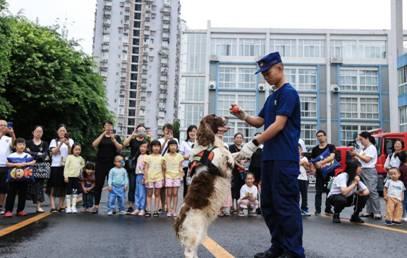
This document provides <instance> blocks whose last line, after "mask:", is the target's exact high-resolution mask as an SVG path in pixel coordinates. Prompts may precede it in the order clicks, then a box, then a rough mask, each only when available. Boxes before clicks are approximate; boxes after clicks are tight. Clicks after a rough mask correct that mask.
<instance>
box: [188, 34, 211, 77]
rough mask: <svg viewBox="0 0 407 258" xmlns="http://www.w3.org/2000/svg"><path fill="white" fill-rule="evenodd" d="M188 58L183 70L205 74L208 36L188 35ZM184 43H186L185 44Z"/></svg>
mask: <svg viewBox="0 0 407 258" xmlns="http://www.w3.org/2000/svg"><path fill="white" fill-rule="evenodd" d="M184 40H185V46H186V56H185V57H184V58H185V59H186V60H185V66H184V67H183V70H185V72H188V73H204V72H205V66H206V34H186V36H185V38H184ZM183 43H184V42H183Z"/></svg>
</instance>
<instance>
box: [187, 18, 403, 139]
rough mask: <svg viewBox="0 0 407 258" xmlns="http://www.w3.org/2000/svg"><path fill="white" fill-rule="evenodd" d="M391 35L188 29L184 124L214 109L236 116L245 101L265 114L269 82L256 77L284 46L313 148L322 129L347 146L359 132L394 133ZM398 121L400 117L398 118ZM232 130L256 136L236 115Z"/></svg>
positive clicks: (247, 106)
mask: <svg viewBox="0 0 407 258" xmlns="http://www.w3.org/2000/svg"><path fill="white" fill-rule="evenodd" d="M388 38H389V31H384V30H324V29H271V28H270V29H246V28H213V27H211V26H210V24H208V28H207V29H206V30H188V29H187V30H185V31H184V32H183V36H182V62H181V64H182V65H181V84H180V118H181V129H182V131H185V129H186V127H188V125H190V124H197V123H198V121H199V120H200V118H201V117H202V116H203V115H205V114H208V113H216V114H221V115H227V116H230V115H229V112H228V108H229V106H230V104H231V103H234V102H237V103H239V104H240V105H241V106H243V107H244V108H245V109H246V110H248V111H249V112H250V113H252V114H255V113H257V112H259V110H260V108H261V107H262V105H263V103H264V101H265V98H266V97H267V96H268V94H269V92H268V89H269V87H268V85H266V84H265V82H264V80H263V78H262V76H261V75H257V76H256V75H254V72H255V70H256V63H255V61H256V60H258V59H259V58H260V57H261V56H263V55H265V54H266V53H269V52H272V51H279V52H280V54H281V55H282V58H283V62H284V64H285V71H286V75H287V77H288V80H289V81H290V82H291V83H292V84H293V85H294V86H295V87H296V88H297V90H298V91H299V93H300V97H301V111H302V123H301V124H302V132H301V137H302V138H303V139H304V140H305V142H306V144H307V146H312V145H314V144H315V143H316V142H315V141H316V139H315V132H316V131H317V130H318V129H323V130H326V131H327V133H328V137H329V139H330V141H331V142H332V143H334V144H337V145H347V144H349V143H350V142H351V141H353V140H354V137H355V135H356V133H358V132H360V131H363V130H370V129H374V128H383V129H384V130H390V113H391V112H390V110H389V78H388V63H389V60H388V59H389V58H388V55H387V53H388V51H389V49H388ZM396 119H397V118H396ZM230 124H231V126H232V130H230V131H229V133H228V135H227V136H226V141H227V142H229V143H230V142H231V141H232V135H233V134H234V133H236V132H238V131H240V132H243V133H244V134H245V135H246V137H248V138H251V137H253V135H254V133H255V129H253V128H248V127H247V126H246V125H245V124H244V123H242V122H239V121H237V120H235V119H231V123H230Z"/></svg>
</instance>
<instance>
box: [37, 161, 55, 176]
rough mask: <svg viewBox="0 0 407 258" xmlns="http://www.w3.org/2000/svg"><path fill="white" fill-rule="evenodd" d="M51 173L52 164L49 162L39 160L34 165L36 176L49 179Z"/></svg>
mask: <svg viewBox="0 0 407 258" xmlns="http://www.w3.org/2000/svg"><path fill="white" fill-rule="evenodd" d="M50 174H51V164H50V163H49V162H38V163H35V164H34V166H33V175H34V178H38V179H48V178H49V177H50Z"/></svg>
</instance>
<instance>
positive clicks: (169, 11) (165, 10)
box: [161, 5, 171, 14]
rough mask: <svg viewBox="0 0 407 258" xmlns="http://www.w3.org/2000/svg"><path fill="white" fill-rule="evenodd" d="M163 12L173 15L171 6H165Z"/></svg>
mask: <svg viewBox="0 0 407 258" xmlns="http://www.w3.org/2000/svg"><path fill="white" fill-rule="evenodd" d="M161 12H162V13H168V14H169V13H171V6H169V5H164V7H163V8H161Z"/></svg>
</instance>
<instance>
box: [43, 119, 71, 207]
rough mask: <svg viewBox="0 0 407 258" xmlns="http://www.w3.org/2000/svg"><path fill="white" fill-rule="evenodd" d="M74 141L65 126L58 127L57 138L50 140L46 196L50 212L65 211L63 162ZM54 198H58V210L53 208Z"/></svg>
mask: <svg viewBox="0 0 407 258" xmlns="http://www.w3.org/2000/svg"><path fill="white" fill-rule="evenodd" d="M73 144H74V141H73V140H72V139H71V138H70V137H69V134H68V131H67V130H66V126H65V125H60V126H59V127H58V130H57V137H56V138H55V139H52V141H51V143H50V145H49V150H50V151H51V176H50V178H49V180H48V185H47V194H49V199H50V205H51V212H58V211H59V212H63V211H64V210H65V207H64V206H65V205H64V203H65V181H64V166H65V160H66V158H67V156H68V154H69V153H71V148H72V145H73ZM55 197H58V199H59V203H58V209H57V208H56V206H55Z"/></svg>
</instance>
